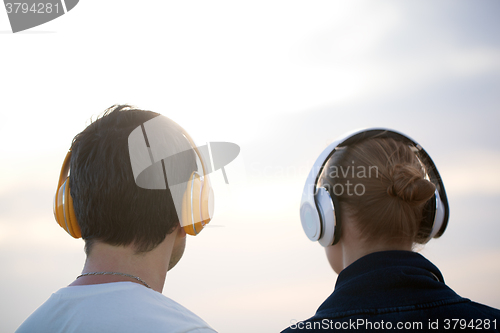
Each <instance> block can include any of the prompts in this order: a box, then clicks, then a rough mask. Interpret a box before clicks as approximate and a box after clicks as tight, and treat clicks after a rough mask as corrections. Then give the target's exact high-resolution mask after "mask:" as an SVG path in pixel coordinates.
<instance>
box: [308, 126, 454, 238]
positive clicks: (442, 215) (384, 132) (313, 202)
mask: <svg viewBox="0 0 500 333" xmlns="http://www.w3.org/2000/svg"><path fill="white" fill-rule="evenodd" d="M374 137H377V138H392V139H395V140H397V141H401V142H403V143H405V144H407V145H408V146H410V147H411V148H412V149H413V151H414V152H415V154H416V155H417V157H418V158H419V160H420V161H421V162H422V163H423V164H424V165H425V167H426V170H427V173H428V177H429V180H430V181H431V182H432V183H433V184H434V185H435V186H436V192H435V194H434V196H433V197H432V198H431V199H430V200H429V201H428V202H427V203H426V204H425V208H424V217H423V220H422V224H421V226H426V227H430V228H429V229H430V230H431V232H430V233H429V235H428V237H427V241H429V240H430V239H431V238H438V237H440V236H441V235H442V234H443V233H444V231H445V229H446V226H447V225H448V218H449V214H450V208H449V206H448V199H447V197H446V191H445V189H444V184H443V181H442V179H441V176H440V175H439V172H438V170H437V168H436V166H435V165H434V162H433V161H432V159H431V158H430V156H429V155H428V154H427V153H426V152H425V150H424V149H423V148H422V146H420V145H419V144H418V143H417V142H416V141H414V140H412V139H410V138H409V137H407V136H406V135H404V134H402V133H399V132H396V131H393V130H390V129H386V128H370V129H364V130H358V131H354V132H351V133H349V134H347V135H345V136H344V137H342V138H340V139H338V140H336V141H334V142H333V143H331V144H330V145H329V146H328V147H327V148H326V149H325V150H324V151H323V152H322V153H321V154H320V155H319V157H318V159H317V160H316V162H315V163H314V165H313V167H312V169H311V171H310V172H309V175H308V176H307V179H306V184H305V186H304V190H303V192H302V200H301V202H300V220H301V222H302V228H303V229H304V232H305V233H306V235H307V237H308V238H309V239H310V240H311V241H318V242H319V243H320V244H321V245H322V246H324V247H326V246H330V245H333V244H335V243H337V242H338V241H339V239H340V223H341V221H340V214H338V211H339V210H338V207H339V203H338V200H337V197H335V195H333V196H332V195H331V194H330V193H329V192H328V190H327V189H326V188H324V187H321V186H320V187H318V180H319V176H320V174H321V172H322V170H323V168H324V166H325V165H326V163H327V161H328V160H329V159H330V157H331V156H332V155H333V154H334V153H335V152H336V151H337V150H339V149H341V148H344V147H346V146H348V145H351V144H354V143H358V142H361V141H363V140H366V139H370V138H374Z"/></svg>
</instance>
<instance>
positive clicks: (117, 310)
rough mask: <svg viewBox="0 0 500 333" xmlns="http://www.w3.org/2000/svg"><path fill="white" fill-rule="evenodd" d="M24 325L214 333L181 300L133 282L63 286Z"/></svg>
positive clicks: (55, 328) (50, 329)
mask: <svg viewBox="0 0 500 333" xmlns="http://www.w3.org/2000/svg"><path fill="white" fill-rule="evenodd" d="M55 314H57V315H55ZM69 318H71V320H69ZM23 326H24V327H23ZM23 326H21V327H23V328H26V327H28V328H29V327H33V328H34V327H36V328H37V331H39V332H52V333H57V332H61V330H60V328H61V327H66V328H72V329H73V330H72V331H73V332H95V333H99V332H107V331H109V330H113V331H119V332H123V333H127V332H142V331H144V328H145V327H147V328H148V332H172V333H175V332H192V333H208V332H211V333H213V332H215V331H214V330H213V329H212V328H211V327H210V326H209V325H208V324H207V323H206V322H205V321H203V319H201V318H200V317H198V316H197V315H196V314H194V313H193V312H191V311H190V310H188V309H187V308H185V307H183V306H182V305H180V304H179V303H177V302H175V301H173V300H172V299H170V298H168V297H166V296H165V295H163V294H161V293H158V292H156V291H154V290H150V289H147V288H145V287H144V286H141V285H138V284H135V283H131V282H119V283H106V284H102V285H92V286H77V287H68V288H62V289H60V290H59V291H58V292H56V293H54V294H53V295H52V297H51V298H50V299H49V300H48V301H47V302H45V303H44V304H43V305H42V306H41V307H40V308H38V310H36V311H35V312H34V313H33V314H32V316H30V317H29V318H28V319H27V320H26V322H25V324H23ZM41 327H43V329H41V330H40V328H41ZM45 328H46V329H45ZM28 331H29V330H28ZM19 332H24V331H23V330H20V331H19Z"/></svg>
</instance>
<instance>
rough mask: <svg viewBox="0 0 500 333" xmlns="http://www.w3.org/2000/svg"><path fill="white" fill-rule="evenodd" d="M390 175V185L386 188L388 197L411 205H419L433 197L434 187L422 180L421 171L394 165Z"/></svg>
mask: <svg viewBox="0 0 500 333" xmlns="http://www.w3.org/2000/svg"><path fill="white" fill-rule="evenodd" d="M391 174H392V184H391V185H389V187H388V188H387V193H388V194H389V195H390V196H393V197H398V198H400V199H402V200H404V201H405V202H407V203H409V204H411V205H420V204H422V203H424V202H426V201H427V200H429V199H430V198H432V196H433V195H434V192H435V190H436V186H435V185H434V184H433V183H431V182H430V181H428V180H426V179H424V174H423V171H422V170H421V169H418V168H416V167H415V166H413V165H411V164H396V165H395V166H394V169H393V170H392V172H391Z"/></svg>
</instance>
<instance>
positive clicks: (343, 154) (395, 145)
mask: <svg viewBox="0 0 500 333" xmlns="http://www.w3.org/2000/svg"><path fill="white" fill-rule="evenodd" d="M322 182H323V184H324V186H325V187H326V188H327V189H328V191H329V192H330V195H332V196H334V195H335V196H336V197H337V198H338V201H339V205H340V207H339V208H340V216H349V217H352V218H353V221H354V223H355V227H356V228H357V230H358V231H359V232H360V233H361V235H363V238H364V239H366V240H373V241H380V240H382V241H385V242H391V243H399V242H403V241H408V240H410V241H411V242H412V243H425V241H426V240H427V237H428V235H429V232H430V230H428V228H425V227H424V226H421V221H422V218H423V210H424V205H425V203H426V202H427V201H428V200H429V199H430V198H432V196H433V195H434V192H435V189H436V187H435V185H434V184H433V183H431V182H430V181H428V180H427V179H426V170H425V168H424V166H423V165H422V163H421V162H420V160H419V158H418V157H417V155H416V154H415V153H414V152H413V151H412V149H411V148H410V147H409V146H408V145H406V144H405V143H403V142H400V141H396V140H394V139H391V138H372V139H368V140H365V141H362V142H360V143H356V144H353V145H349V146H347V147H345V148H343V149H340V150H339V151H337V152H335V153H334V154H333V156H332V158H331V159H330V161H329V162H328V163H327V165H326V166H325V168H324V170H323V173H322ZM339 189H342V192H340V190H339ZM349 189H351V191H349Z"/></svg>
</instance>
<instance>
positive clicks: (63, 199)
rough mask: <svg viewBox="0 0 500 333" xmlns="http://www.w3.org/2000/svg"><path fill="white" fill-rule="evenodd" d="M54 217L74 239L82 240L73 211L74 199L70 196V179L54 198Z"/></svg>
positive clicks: (67, 179)
mask: <svg viewBox="0 0 500 333" xmlns="http://www.w3.org/2000/svg"><path fill="white" fill-rule="evenodd" d="M54 217H55V218H56V221H57V223H58V224H59V225H60V226H61V228H63V229H64V230H66V232H67V233H68V234H70V235H71V236H72V237H73V238H81V237H82V232H81V230H80V226H79V225H78V221H77V219H76V215H75V210H74V209H73V198H72V197H71V194H70V188H69V177H68V178H66V180H65V181H64V183H63V184H62V185H61V186H60V187H59V189H58V190H57V192H56V195H55V196H54Z"/></svg>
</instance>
